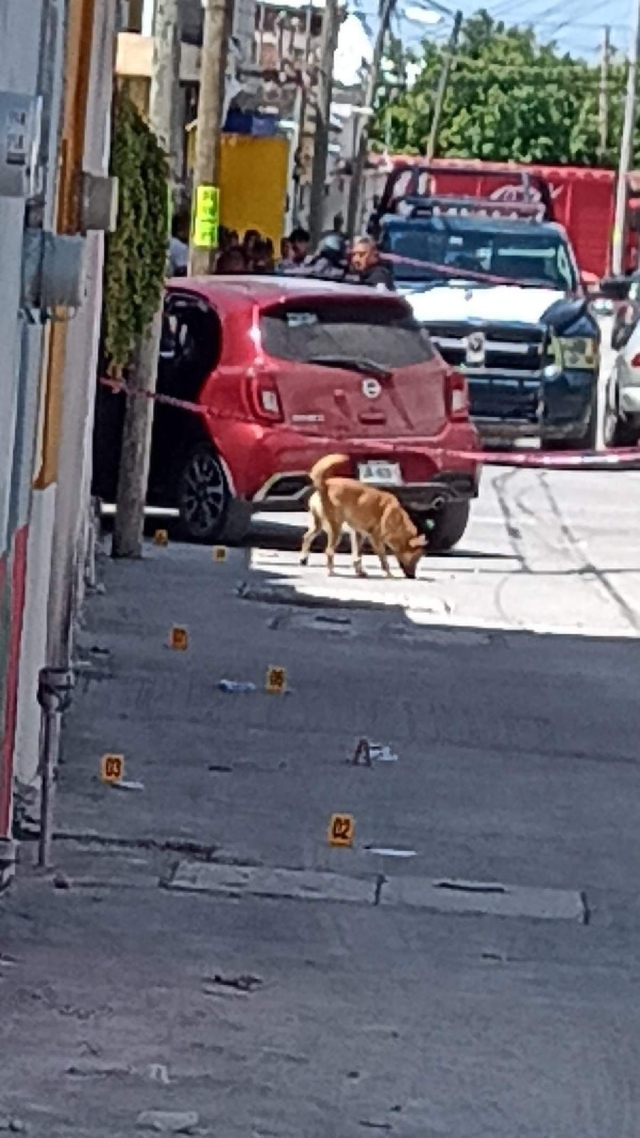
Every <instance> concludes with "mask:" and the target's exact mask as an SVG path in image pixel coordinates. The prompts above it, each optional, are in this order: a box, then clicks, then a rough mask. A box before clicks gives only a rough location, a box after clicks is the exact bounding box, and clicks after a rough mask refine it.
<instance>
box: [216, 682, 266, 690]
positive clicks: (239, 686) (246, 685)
mask: <svg viewBox="0 0 640 1138" xmlns="http://www.w3.org/2000/svg"><path fill="white" fill-rule="evenodd" d="M218 688H219V689H220V691H225V692H250V691H257V688H256V685H255V684H252V683H251V681H250V680H220V683H219V684H218Z"/></svg>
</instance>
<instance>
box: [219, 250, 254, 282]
mask: <svg viewBox="0 0 640 1138" xmlns="http://www.w3.org/2000/svg"><path fill="white" fill-rule="evenodd" d="M246 272H247V264H246V261H245V259H244V253H243V252H242V249H241V248H240V246H239V245H232V246H231V247H230V248H228V249H224V250H223V252H222V253H221V254H220V256H219V257H218V260H217V261H216V273H217V274H218V275H220V274H222V275H230V274H235V273H246Z"/></svg>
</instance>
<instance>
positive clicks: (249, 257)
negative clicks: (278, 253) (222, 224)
mask: <svg viewBox="0 0 640 1138" xmlns="http://www.w3.org/2000/svg"><path fill="white" fill-rule="evenodd" d="M260 240H261V238H260V234H259V232H258V230H257V229H247V231H246V233H245V235H244V237H243V238H242V252H243V253H244V256H245V260H246V262H247V267H248V268H249V270H251V266H252V264H253V257H254V253H255V248H256V245H257V243H258V242H259V241H260Z"/></svg>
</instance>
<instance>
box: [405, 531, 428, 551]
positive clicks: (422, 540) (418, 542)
mask: <svg viewBox="0 0 640 1138" xmlns="http://www.w3.org/2000/svg"><path fill="white" fill-rule="evenodd" d="M426 544H427V539H426V537H425V536H424V534H423V533H417V534H416V536H415V537H412V538H411V541H410V542H409V546H410V547H411V549H419V548H420V546H422V545H426Z"/></svg>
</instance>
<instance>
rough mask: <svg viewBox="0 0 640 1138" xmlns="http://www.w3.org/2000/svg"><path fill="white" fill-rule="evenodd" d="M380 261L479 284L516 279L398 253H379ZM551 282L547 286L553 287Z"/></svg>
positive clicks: (516, 282) (512, 282) (502, 282)
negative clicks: (426, 270)
mask: <svg viewBox="0 0 640 1138" xmlns="http://www.w3.org/2000/svg"><path fill="white" fill-rule="evenodd" d="M380 260H381V261H388V262H389V264H391V265H409V267H410V268H413V269H430V271H431V272H434V273H440V274H441V275H443V274H444V275H445V276H447V277H459V278H460V279H461V280H463V281H478V282H480V284H497V285H511V286H512V287H513V286H514V285H517V284H518V281H517V280H515V278H514V277H499V276H495V275H494V274H493V273H483V272H482V271H480V272H478V271H476V270H475V269H456V268H455V267H454V266H453V265H441V264H439V263H438V262H437V261H422V260H417V259H416V258H415V257H404V256H402V255H401V254H400V253H381V254H380ZM421 283H422V284H429V283H430V282H429V281H422V282H421V281H416V284H421ZM553 287H554V285H553V282H552V281H551V282H550V283H549V288H553Z"/></svg>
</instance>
